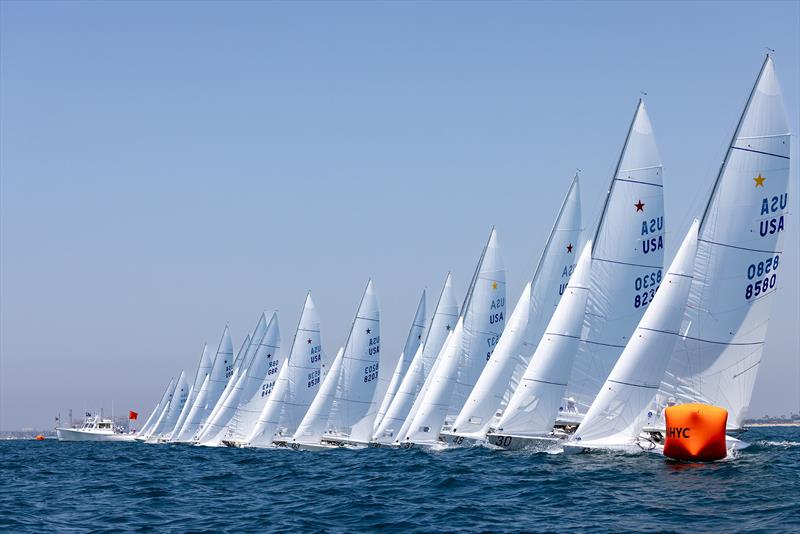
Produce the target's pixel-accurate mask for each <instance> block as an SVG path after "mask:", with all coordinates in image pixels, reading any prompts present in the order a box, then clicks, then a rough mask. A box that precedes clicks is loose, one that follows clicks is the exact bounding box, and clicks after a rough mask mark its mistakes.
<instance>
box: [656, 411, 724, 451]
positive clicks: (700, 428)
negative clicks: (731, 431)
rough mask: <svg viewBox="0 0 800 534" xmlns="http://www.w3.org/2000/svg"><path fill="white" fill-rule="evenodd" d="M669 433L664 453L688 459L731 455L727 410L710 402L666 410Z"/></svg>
mask: <svg viewBox="0 0 800 534" xmlns="http://www.w3.org/2000/svg"><path fill="white" fill-rule="evenodd" d="M664 413H665V415H666V422H667V436H666V441H665V442H664V456H666V457H667V458H672V459H673V460H685V461H689V462H713V461H714V460H721V459H723V458H725V457H726V456H727V455H728V451H727V447H726V446H725V426H726V425H727V423H728V411H727V410H726V409H724V408H720V407H718V406H710V405H708V404H679V405H677V406H670V407H668V408H667V409H666V410H665V411H664Z"/></svg>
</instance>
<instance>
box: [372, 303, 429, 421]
mask: <svg viewBox="0 0 800 534" xmlns="http://www.w3.org/2000/svg"><path fill="white" fill-rule="evenodd" d="M425 313H426V312H425V291H424V290H423V291H422V296H421V297H420V299H419V304H417V311H416V313H415V314H414V320H413V321H412V322H411V328H409V330H408V335H407V336H406V343H405V345H404V346H403V352H401V353H400V358H398V360H397V365H396V366H395V369H394V373H392V376H391V379H390V381H389V385H388V387H387V388H386V394H385V395H384V396H383V401H382V402H381V405H380V408H378V415H377V416H376V417H375V422H374V423H373V427H374V428H373V433H374V432H376V431H377V430H378V427H379V426H380V423H381V421H382V420H383V418H384V416H385V415H386V413H387V412H388V411H389V406H390V405H391V404H392V401H393V400H394V396H395V395H396V394H397V390H398V389H399V388H400V383H401V381H402V380H403V377H404V376H405V374H406V371H407V370H408V369H409V368H410V367H411V362H412V360H413V359H414V356H415V355H416V353H417V350H418V349H419V348H420V346H421V345H422V336H423V335H424V334H425V323H426V321H427V318H426V317H425ZM380 381H381V379H380V377H379V378H378V384H379V385H380Z"/></svg>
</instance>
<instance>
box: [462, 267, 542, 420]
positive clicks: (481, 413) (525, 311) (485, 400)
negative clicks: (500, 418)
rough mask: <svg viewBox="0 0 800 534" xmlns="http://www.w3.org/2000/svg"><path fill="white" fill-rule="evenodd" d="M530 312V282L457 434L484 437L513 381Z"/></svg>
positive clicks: (479, 383) (508, 323)
mask: <svg viewBox="0 0 800 534" xmlns="http://www.w3.org/2000/svg"><path fill="white" fill-rule="evenodd" d="M530 308H531V283H530V282H528V283H527V284H525V288H524V289H523V290H522V295H521V296H520V298H519V301H518V302H517V305H516V306H515V307H514V311H513V312H512V313H511V317H510V318H509V319H508V322H507V324H506V328H505V330H503V335H502V336H500V341H499V342H498V343H497V346H496V347H495V350H494V352H493V353H492V357H491V358H490V359H489V361H488V362H487V363H486V368H485V369H484V370H483V373H482V374H481V377H480V379H479V380H478V383H477V384H476V385H475V388H474V389H473V390H472V393H470V395H469V397H468V398H467V402H466V404H464V407H463V408H462V409H461V412H460V413H459V414H458V416H457V417H456V419H455V422H454V423H453V432H454V433H457V434H459V435H476V436H483V434H485V433H486V429H487V427H488V426H489V424H490V423H491V422H492V418H493V417H494V414H495V411H496V410H497V408H498V407H499V406H500V405H501V404H502V402H503V395H504V393H505V391H506V388H507V386H508V382H509V381H510V380H511V375H512V373H513V371H514V366H515V365H514V364H515V363H516V361H514V356H516V353H517V351H518V350H519V349H520V348H521V346H522V338H523V336H524V335H525V328H526V326H527V325H528V319H529V317H530Z"/></svg>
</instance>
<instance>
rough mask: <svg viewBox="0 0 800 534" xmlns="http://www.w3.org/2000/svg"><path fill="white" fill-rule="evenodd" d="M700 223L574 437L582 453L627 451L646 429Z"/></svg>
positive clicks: (683, 297) (680, 309)
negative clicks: (600, 450)
mask: <svg viewBox="0 0 800 534" xmlns="http://www.w3.org/2000/svg"><path fill="white" fill-rule="evenodd" d="M698 228H699V221H696V220H695V221H694V223H692V226H691V228H690V229H689V232H688V233H687V234H686V237H685V238H684V240H683V243H682V244H681V247H680V249H678V253H677V254H676V255H675V258H674V260H673V261H672V264H671V265H670V267H669V270H668V271H667V274H666V276H665V277H664V279H663V281H662V282H661V286H660V287H659V289H658V293H656V296H655V297H654V298H653V302H652V303H651V304H650V305H649V306H648V307H647V311H645V312H644V316H643V317H642V320H641V322H640V323H639V326H637V327H636V331H635V332H634V334H633V337H632V338H631V340H630V341H629V342H628V345H627V346H626V347H625V350H623V351H622V355H621V356H620V358H619V360H618V361H617V363H616V365H614V369H612V371H611V374H610V375H609V377H608V379H607V380H606V382H605V384H603V387H602V389H601V390H600V393H599V394H598V395H597V398H596V399H595V401H594V402H593V403H592V406H591V407H590V408H589V411H588V412H587V413H586V416H585V417H584V419H583V422H582V423H581V424H580V426H579V427H578V430H577V431H576V432H575V434H574V435H573V437H572V441H573V442H575V443H577V444H579V445H581V446H585V447H593V448H611V449H615V448H619V449H622V450H628V449H630V448H631V447H635V444H636V441H637V439H638V438H639V435H640V434H641V432H642V429H643V428H644V426H645V425H646V424H647V421H648V417H647V413H646V412H647V408H648V405H649V404H650V403H651V402H652V400H653V398H654V397H655V395H656V393H657V392H658V388H659V385H660V384H661V380H662V379H663V378H664V372H665V371H666V369H667V364H668V363H669V360H670V356H671V354H672V351H673V349H674V348H675V342H676V341H677V340H678V336H679V335H680V327H681V320H682V318H683V314H684V310H685V309H686V300H687V298H688V297H689V287H690V286H691V284H692V271H693V268H694V260H695V254H696V252H697V231H698Z"/></svg>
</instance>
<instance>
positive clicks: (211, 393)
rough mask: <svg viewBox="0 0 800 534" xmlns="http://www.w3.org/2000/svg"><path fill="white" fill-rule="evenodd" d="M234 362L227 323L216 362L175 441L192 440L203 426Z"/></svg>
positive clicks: (173, 438)
mask: <svg viewBox="0 0 800 534" xmlns="http://www.w3.org/2000/svg"><path fill="white" fill-rule="evenodd" d="M247 345H249V336H248V338H247V339H246V340H245V343H244V345H243V346H247ZM232 364H233V341H232V340H231V332H230V329H229V328H228V325H225V329H224V330H223V331H222V336H221V337H220V340H219V345H218V346H217V353H216V354H215V356H214V363H213V364H212V365H211V371H210V372H209V373H208V376H207V377H206V378H205V379H204V380H203V382H202V384H201V385H200V390H199V391H198V393H197V396H196V397H195V399H194V401H193V402H192V407H191V408H190V409H189V413H188V414H187V416H186V420H185V421H184V423H183V426H182V427H181V429H180V431H179V432H178V433H177V434H174V435H173V437H172V441H173V442H178V443H188V442H191V441H192V437H193V436H194V435H195V434H196V433H197V432H198V431H199V430H200V429H201V428H202V426H203V425H204V424H205V422H206V420H207V419H208V416H209V415H210V414H211V411H212V410H213V409H214V406H216V404H217V401H218V400H219V397H220V395H222V391H223V390H224V389H225V385H226V384H227V378H226V374H227V369H228V367H229V366H231V365H232Z"/></svg>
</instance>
